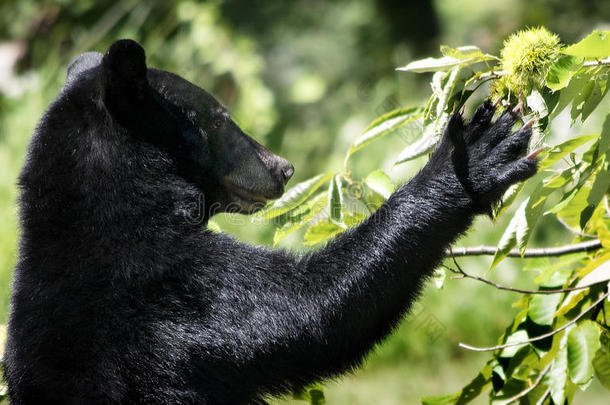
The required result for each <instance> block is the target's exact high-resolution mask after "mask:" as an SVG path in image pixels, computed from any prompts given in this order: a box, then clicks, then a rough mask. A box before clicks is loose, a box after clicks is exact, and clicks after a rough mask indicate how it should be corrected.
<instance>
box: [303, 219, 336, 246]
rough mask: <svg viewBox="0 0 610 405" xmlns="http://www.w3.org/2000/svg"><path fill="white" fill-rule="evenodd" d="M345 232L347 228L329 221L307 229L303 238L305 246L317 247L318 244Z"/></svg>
mask: <svg viewBox="0 0 610 405" xmlns="http://www.w3.org/2000/svg"><path fill="white" fill-rule="evenodd" d="M344 230H345V228H342V227H340V226H339V225H337V224H335V223H333V222H330V221H329V220H322V221H320V222H318V223H316V224H314V225H312V226H310V227H309V228H308V229H307V232H305V236H304V238H303V239H304V242H303V244H304V245H315V244H316V243H320V242H324V241H326V240H328V239H330V238H332V237H333V236H335V235H337V234H339V233H341V232H343V231H344Z"/></svg>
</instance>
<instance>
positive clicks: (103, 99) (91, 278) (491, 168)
mask: <svg viewBox="0 0 610 405" xmlns="http://www.w3.org/2000/svg"><path fill="white" fill-rule="evenodd" d="M493 115H494V107H493V106H492V105H491V104H489V103H485V104H483V105H482V106H480V107H479V108H478V110H477V111H476V113H475V115H474V117H473V118H472V120H470V121H469V122H468V123H464V122H463V121H462V118H461V116H460V115H459V114H456V115H454V116H452V118H451V119H450V120H449V122H448V124H447V127H446V129H445V130H444V134H443V137H442V139H441V141H440V142H439V144H438V146H437V148H436V150H435V151H434V152H433V154H432V155H431V158H430V160H429V162H428V163H427V164H426V166H425V167H424V168H423V169H422V170H421V171H420V172H419V173H418V174H417V175H416V176H415V177H414V178H413V179H412V180H411V181H410V182H408V183H406V184H405V185H403V186H402V187H400V188H399V189H398V190H397V191H396V192H395V193H394V195H392V196H391V197H390V198H389V199H388V201H387V202H386V203H384V204H383V205H382V206H381V208H379V210H377V212H375V213H374V214H372V215H371V216H370V217H369V218H368V219H367V220H366V221H364V222H363V223H362V224H361V225H360V226H358V227H356V228H354V229H352V230H350V231H348V232H345V234H343V235H341V236H340V237H337V238H336V239H335V240H333V241H331V242H330V243H328V244H327V246H325V247H324V248H322V249H320V250H318V251H316V252H312V253H310V254H306V255H303V256H297V255H294V254H291V253H289V252H285V251H282V250H270V249H266V248H262V247H255V246H251V245H249V244H244V243H239V242H237V241H235V240H233V239H232V238H231V237H229V236H227V235H223V234H217V233H212V232H210V231H207V230H205V229H204V228H203V227H202V222H201V221H193V218H197V217H198V216H199V213H198V210H200V209H201V205H202V204H203V211H202V212H203V216H202V218H201V219H202V220H203V222H204V223H205V221H206V220H207V218H208V217H209V215H211V214H212V213H214V212H219V211H223V210H229V209H232V210H233V211H240V212H243V213H249V212H252V211H254V210H256V209H257V208H258V207H260V205H261V203H262V202H264V201H266V200H267V199H271V198H277V197H278V196H279V195H280V194H281V193H282V192H283V189H284V185H285V183H286V181H287V180H288V179H289V178H290V176H291V175H292V172H293V168H292V166H291V165H290V164H289V163H288V162H287V161H286V160H284V159H282V158H280V157H278V156H276V155H274V154H272V153H271V152H270V151H268V150H266V149H265V148H264V147H262V146H261V145H259V144H257V143H256V142H255V141H254V140H252V139H251V138H249V137H247V136H246V135H245V134H243V133H242V131H241V130H240V129H239V128H238V127H237V126H236V125H235V123H233V121H232V120H231V119H230V117H229V115H228V113H227V112H226V110H225V109H224V108H223V107H222V106H221V105H220V104H219V103H218V102H217V101H216V100H215V99H214V98H213V97H211V96H210V95H209V94H208V93H206V92H205V91H203V90H202V89H200V88H198V87H196V86H195V85H193V84H191V83H189V82H188V81H186V80H184V79H182V78H180V77H179V76H176V75H174V74H171V73H167V72H163V71H159V70H155V69H150V68H147V66H146V62H145V55H144V50H143V49H142V48H141V47H140V45H138V44H137V43H136V42H134V41H131V40H121V41H118V42H115V43H114V44H113V45H112V46H111V47H110V48H109V49H108V51H107V52H106V54H104V55H101V54H97V53H87V54H84V55H81V56H80V57H78V58H77V59H76V60H75V61H74V62H73V63H72V64H71V66H70V67H69V69H68V76H67V80H66V84H65V86H64V88H63V89H62V91H61V93H60V94H59V96H58V98H57V99H56V100H55V101H54V102H53V103H52V104H51V106H50V107H49V109H48V110H47V112H46V113H45V114H44V116H43V117H42V120H41V122H40V125H39V126H38V128H37V129H36V132H35V134H34V136H33V138H32V140H31V143H30V145H29V149H28V152H27V157H26V162H25V166H24V168H23V171H22V173H21V176H20V178H19V187H20V199H19V205H20V219H21V241H20V246H19V249H20V250H19V260H18V264H17V266H16V269H15V274H14V284H13V295H12V301H11V314H10V320H9V329H8V342H7V347H6V354H5V357H4V363H3V367H4V375H5V378H6V382H7V384H8V388H9V397H10V401H11V404H12V405H41V404H44V405H77V404H82V405H85V404H88V405H91V404H94V405H97V404H101V405H103V404H108V405H110V404H113V405H114V404H125V405H127V404H151V405H153V404H154V405H170V404H171V405H186V404H189V405H190V404H193V405H195V404H198V405H201V404H208V405H211V404H219V405H220V404H232V405H234V404H264V403H265V397H266V396H268V395H276V394H281V393H285V392H287V391H289V390H294V389H299V388H300V387H302V386H304V385H305V384H308V383H310V382H312V381H315V380H318V379H323V378H328V377H332V376H336V375H338V374H340V373H343V372H345V371H347V370H350V369H353V368H354V367H356V366H358V364H359V363H360V362H361V360H362V358H363V357H364V356H365V354H366V353H367V352H368V351H369V350H370V349H371V347H372V346H374V345H375V344H376V343H377V342H379V341H380V340H381V339H382V338H384V337H385V336H386V335H387V334H388V333H389V332H390V331H391V330H392V328H393V327H394V326H395V325H396V324H397V322H398V321H399V320H400V319H401V317H402V316H403V314H404V313H405V312H406V311H407V310H408V309H409V307H410V304H411V303H412V302H413V300H414V299H416V297H417V295H418V293H419V291H420V289H421V287H422V284H423V282H424V281H425V280H426V278H427V277H429V275H430V274H431V273H432V271H433V269H434V267H435V266H436V265H437V264H438V263H439V261H440V260H441V259H442V257H443V254H444V252H445V249H446V248H447V247H448V246H449V244H450V243H452V242H453V241H454V240H455V239H456V238H457V237H458V236H459V235H460V234H461V233H463V232H464V231H465V230H466V229H467V228H468V226H469V225H470V223H471V221H472V219H473V217H474V216H475V215H477V214H480V213H485V212H488V211H489V208H490V207H491V205H492V204H493V203H494V202H496V201H497V200H498V199H499V198H500V196H501V195H502V193H503V192H504V191H505V190H506V189H507V188H508V186H510V185H511V184H513V183H515V182H518V181H522V180H525V179H527V178H528V177H529V176H531V175H533V174H534V173H535V171H536V160H535V159H533V158H529V157H521V156H522V155H523V154H524V152H525V150H526V149H527V145H528V141H529V138H530V133H531V131H530V129H529V126H528V125H526V126H523V127H522V128H521V129H520V130H518V131H517V132H515V133H511V130H512V129H511V128H512V127H513V124H515V122H516V118H517V117H515V116H514V115H513V114H512V113H510V112H507V113H505V114H503V115H502V116H501V117H500V118H498V119H497V120H496V121H492V116H493ZM231 207H233V208H231ZM235 207H238V208H235Z"/></svg>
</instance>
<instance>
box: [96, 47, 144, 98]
mask: <svg viewBox="0 0 610 405" xmlns="http://www.w3.org/2000/svg"><path fill="white" fill-rule="evenodd" d="M102 68H103V69H104V75H105V76H106V78H107V79H108V80H107V82H106V84H107V85H108V84H116V85H121V86H125V85H126V86H128V87H133V86H141V85H143V84H147V81H146V71H147V69H146V55H145V53H144V49H143V48H142V47H141V46H140V44H138V43H137V42H136V41H133V40H131V39H121V40H119V41H116V42H115V43H114V44H112V45H110V48H108V51H106V54H105V55H104V59H103V60H102Z"/></svg>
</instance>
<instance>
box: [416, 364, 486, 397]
mask: <svg viewBox="0 0 610 405" xmlns="http://www.w3.org/2000/svg"><path fill="white" fill-rule="evenodd" d="M491 374H492V365H491V364H487V365H486V366H485V367H484V368H483V369H482V370H481V371H480V372H479V374H477V376H476V377H475V378H474V379H473V380H472V381H471V382H470V383H469V384H468V385H466V386H465V387H464V388H462V390H461V391H460V392H457V393H455V394H452V395H444V396H440V397H428V398H422V400H421V402H422V404H424V405H445V404H455V405H465V404H468V403H469V402H471V401H472V400H473V399H475V398H476V397H478V396H479V395H480V394H481V393H482V392H483V391H484V390H485V389H487V387H489V386H490V385H491Z"/></svg>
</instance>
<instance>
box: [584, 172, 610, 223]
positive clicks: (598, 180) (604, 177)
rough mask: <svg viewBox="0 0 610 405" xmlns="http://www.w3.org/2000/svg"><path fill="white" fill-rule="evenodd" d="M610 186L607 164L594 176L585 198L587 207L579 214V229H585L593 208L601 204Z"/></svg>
mask: <svg viewBox="0 0 610 405" xmlns="http://www.w3.org/2000/svg"><path fill="white" fill-rule="evenodd" d="M609 186H610V165H609V164H608V162H604V164H602V168H601V170H600V171H599V172H598V173H597V174H596V175H595V180H594V181H593V185H592V186H591V190H590V191H589V195H588V196H587V203H586V204H587V205H586V206H585V207H584V208H583V209H582V211H581V212H580V222H579V224H580V228H581V229H585V225H586V224H587V222H589V219H591V216H592V215H593V212H594V211H595V208H597V205H598V204H599V203H600V202H601V200H602V198H603V197H604V195H605V194H606V193H607V192H608V187H609Z"/></svg>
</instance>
